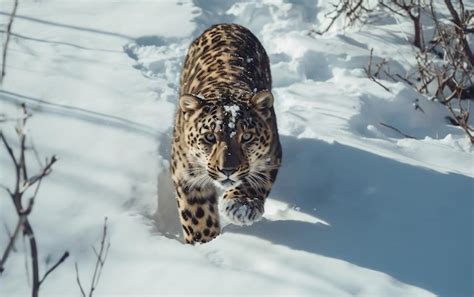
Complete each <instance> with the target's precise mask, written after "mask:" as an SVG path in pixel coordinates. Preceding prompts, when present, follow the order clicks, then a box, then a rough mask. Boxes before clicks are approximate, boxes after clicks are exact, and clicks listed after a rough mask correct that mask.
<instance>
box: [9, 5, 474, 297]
mask: <svg viewBox="0 0 474 297" xmlns="http://www.w3.org/2000/svg"><path fill="white" fill-rule="evenodd" d="M3 3H7V2H6V1H4V2H3ZM465 5H467V3H465ZM471 6H472V5H471ZM10 7H11V5H2V6H1V8H0V10H1V12H0V13H1V14H0V18H1V20H0V22H1V23H2V24H5V23H6V20H7V15H8V13H9V11H10ZM328 9H330V4H329V2H324V1H320V2H319V3H317V2H316V1H290V0H288V1H284V0H265V1H260V0H254V1H247V2H240V1H238V2H236V3H233V2H231V1H200V0H195V1H184V0H182V1H120V2H117V1H114V2H109V1H101V2H97V1H95V2H87V1H86V2H84V1H80V2H77V1H76V2H73V1H52V0H42V1H21V2H20V5H19V7H18V17H17V18H16V19H15V22H14V25H13V32H14V35H13V36H12V39H11V43H10V49H9V52H8V63H7V76H6V78H5V81H4V84H3V86H2V89H1V90H0V115H2V114H3V115H4V116H5V117H6V118H14V117H17V116H18V115H19V108H18V106H19V104H20V103H22V102H26V104H27V106H28V108H29V110H30V111H31V112H32V113H33V114H34V115H33V117H32V118H31V119H30V121H29V126H28V137H30V138H29V139H30V140H32V141H33V143H34V146H35V147H36V148H37V150H38V151H39V154H40V155H41V156H42V157H46V156H50V155H52V154H56V155H57V156H58V158H59V161H58V163H57V164H55V165H54V171H53V173H52V174H51V176H49V177H48V178H47V179H45V180H44V182H43V184H42V186H41V189H40V192H39V194H38V199H37V200H36V203H35V207H34V210H33V213H32V215H31V222H32V225H33V226H34V229H35V234H36V238H37V240H38V244H39V253H40V255H39V258H40V263H41V271H43V272H44V271H45V270H46V267H47V265H46V264H45V261H46V259H47V258H53V259H57V258H58V257H59V256H60V255H61V254H62V252H63V251H64V250H66V249H67V250H69V252H70V253H71V256H70V258H69V259H67V261H66V262H65V263H64V264H63V265H61V266H60V267H59V268H58V270H57V271H55V272H54V273H52V274H51V275H50V276H48V279H47V281H45V283H44V285H43V286H42V288H41V293H42V295H44V296H77V295H78V292H79V289H78V287H77V285H76V279H75V271H74V262H77V263H78V265H79V268H80V272H81V277H82V278H84V281H85V282H86V283H87V282H88V281H89V279H90V277H91V274H92V271H93V265H94V263H95V256H94V253H93V251H92V249H91V246H92V245H97V244H98V242H99V240H100V235H101V230H102V229H101V228H102V222H103V218H104V217H105V216H107V217H108V222H109V233H110V242H111V248H110V252H109V256H108V258H107V262H106V264H105V266H104V270H103V275H102V277H101V280H100V284H99V286H98V288H97V291H96V292H95V295H94V296H118V295H120V296H147V295H148V296H152V295H153V296H156V295H157V294H160V295H174V294H190V295H198V294H216V295H222V294H226V295H233V294H234V295H243V294H245V295H262V294H265V295H273V294H287V295H311V296H315V295H319V296H436V295H440V296H471V295H473V288H472V283H473V282H474V279H473V270H472V265H473V264H472V259H473V256H472V250H473V246H472V243H473V240H472V239H473V233H474V232H473V225H472V218H473V211H474V207H473V202H472V200H473V198H474V195H473V191H474V183H473V177H474V166H473V165H474V161H473V157H472V156H473V154H472V153H473V152H472V147H471V145H470V144H469V142H468V140H467V139H466V138H465V137H464V134H463V131H462V130H461V129H459V128H456V127H453V126H450V125H447V124H446V123H445V122H444V120H443V117H444V116H446V115H447V111H446V110H445V108H443V107H442V106H441V105H440V104H438V103H436V102H433V101H429V100H428V99H427V98H425V97H422V96H420V95H418V94H417V93H415V92H413V91H412V90H411V89H410V87H409V86H406V85H405V84H402V83H395V82H391V81H388V80H386V81H383V83H384V85H386V86H387V87H388V88H389V89H390V92H387V91H386V90H384V89H383V88H381V87H380V86H378V85H377V84H375V83H373V82H372V81H370V80H368V79H367V78H366V77H365V74H364V72H363V70H361V69H362V67H363V66H366V65H367V61H368V57H369V54H370V49H371V48H374V57H373V59H374V61H375V62H376V61H380V60H381V59H382V58H386V59H387V60H388V63H389V64H390V69H391V70H392V71H400V72H403V73H404V71H408V70H410V69H411V68H412V67H414V66H415V61H414V58H413V57H414V56H413V48H412V46H410V45H409V44H408V43H407V42H406V39H407V38H410V34H411V31H410V30H411V26H410V23H409V21H408V20H405V19H403V18H397V19H391V18H385V19H380V20H378V21H377V20H375V21H374V22H375V23H374V25H370V26H368V27H363V28H361V29H359V30H348V31H346V32H345V33H344V32H342V31H341V30H340V28H341V26H340V25H341V24H336V26H335V27H334V28H333V29H332V30H331V31H330V32H328V34H326V35H323V36H308V34H307V32H308V30H309V29H311V28H313V27H324V24H327V20H325V19H324V14H325V13H326V12H327V11H328ZM471 9H472V7H471ZM218 22H236V23H240V24H242V25H245V26H246V27H248V28H250V29H251V30H252V31H253V32H254V33H255V34H256V35H257V37H258V38H259V39H260V40H261V41H262V43H263V45H264V47H265V49H266V50H267V53H268V54H269V56H270V60H271V68H272V75H273V85H274V88H273V93H274V96H275V111H276V114H277V119H278V124H279V126H278V128H279V132H280V135H281V142H282V146H283V154H284V159H283V166H282V168H281V170H280V172H279V176H278V180H277V182H276V184H275V186H274V189H273V191H272V193H271V195H270V197H269V199H268V201H267V203H266V210H265V214H264V215H263V219H262V220H261V221H260V222H257V223H255V224H253V225H252V226H246V227H240V226H235V225H229V226H227V227H226V228H225V229H224V231H223V234H222V235H220V236H219V237H218V238H217V239H216V240H214V241H212V242H210V243H208V244H205V245H197V246H187V245H183V244H181V243H180V242H179V241H178V240H177V236H178V235H177V234H179V232H180V230H179V226H178V223H177V213H176V202H175V201H174V200H173V198H172V196H173V189H172V186H171V182H170V177H169V174H168V171H169V169H168V168H169V162H168V160H169V155H170V143H171V137H172V136H171V131H172V125H173V117H174V111H175V109H176V106H177V94H178V84H179V71H180V69H181V66H182V62H183V59H184V56H185V54H186V50H187V47H188V45H189V44H190V42H191V41H192V40H193V38H195V37H196V36H198V34H200V33H201V32H202V31H203V30H204V29H205V28H206V27H208V26H209V25H211V24H214V23H218ZM416 99H418V102H417V104H418V105H419V106H420V107H421V108H422V109H423V110H424V113H423V112H421V111H420V110H417V109H415V108H414V106H413V104H414V102H415V100H416ZM234 111H235V110H234ZM232 114H233V113H232V111H231V115H232ZM381 123H384V124H387V125H391V126H393V127H396V128H398V129H400V131H403V132H404V133H406V134H409V135H412V136H413V137H416V138H417V139H408V138H404V137H403V136H401V135H400V134H399V133H397V132H395V131H394V130H392V129H389V128H387V127H386V126H383V125H381ZM14 125H15V123H14V122H6V123H1V124H0V127H1V129H2V131H4V132H5V134H6V136H7V138H8V139H9V140H11V141H14V140H15V133H14ZM28 157H29V158H30V161H31V166H32V167H31V171H34V169H35V168H36V167H37V163H36V160H35V158H34V156H32V155H28ZM0 169H1V171H0V184H1V185H11V184H12V183H13V178H14V177H13V176H12V172H13V171H12V170H13V169H12V165H11V162H10V160H9V159H8V155H7V154H6V152H5V150H3V148H2V149H0ZM157 189H158V190H157ZM0 193H1V194H0V221H1V224H4V225H6V226H8V228H9V229H10V230H12V229H13V227H14V224H15V223H16V215H15V214H14V213H13V206H12V205H11V201H10V200H9V199H8V197H7V196H6V195H5V192H0ZM6 241H7V233H6V232H0V250H3V248H4V246H5V243H6ZM25 254H28V250H27V247H26V246H25V244H24V243H23V241H22V240H20V241H18V242H17V252H15V253H13V254H12V255H11V257H10V258H9V260H8V263H7V266H6V272H5V273H4V274H2V276H1V278H0V295H1V296H29V294H30V293H29V287H28V285H27V284H28V281H27V277H26V275H25V267H24V264H23V263H24V257H25V256H24V255H25ZM52 262H53V263H54V260H53V261H52ZM49 265H51V263H50V264H49Z"/></svg>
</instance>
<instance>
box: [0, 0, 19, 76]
mask: <svg viewBox="0 0 474 297" xmlns="http://www.w3.org/2000/svg"><path fill="white" fill-rule="evenodd" d="M17 8H18V0H15V2H14V3H13V10H12V12H11V14H10V20H9V21H8V26H7V31H6V39H5V43H4V44H3V55H2V73H1V75H0V85H1V84H2V83H3V78H4V77H5V74H6V72H5V68H6V64H7V52H8V44H9V43H10V35H11V31H12V25H13V20H14V19H15V15H16V10H17Z"/></svg>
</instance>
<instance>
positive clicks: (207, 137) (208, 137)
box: [204, 133, 216, 144]
mask: <svg viewBox="0 0 474 297" xmlns="http://www.w3.org/2000/svg"><path fill="white" fill-rule="evenodd" d="M204 140H205V141H206V142H207V143H210V144H213V143H216V135H215V134H214V133H206V134H204Z"/></svg>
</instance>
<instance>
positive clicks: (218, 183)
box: [213, 180, 240, 191]
mask: <svg viewBox="0 0 474 297" xmlns="http://www.w3.org/2000/svg"><path fill="white" fill-rule="evenodd" d="M213 182H214V185H215V186H216V188H218V189H219V190H222V191H227V190H228V189H230V188H234V187H238V186H239V185H240V181H236V182H234V183H233V184H232V185H231V184H229V185H225V186H224V185H223V184H221V182H218V181H217V180H213Z"/></svg>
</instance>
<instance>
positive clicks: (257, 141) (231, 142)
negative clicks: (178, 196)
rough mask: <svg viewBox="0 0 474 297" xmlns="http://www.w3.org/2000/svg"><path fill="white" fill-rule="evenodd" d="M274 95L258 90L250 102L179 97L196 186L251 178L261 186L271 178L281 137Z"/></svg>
mask: <svg viewBox="0 0 474 297" xmlns="http://www.w3.org/2000/svg"><path fill="white" fill-rule="evenodd" d="M272 107H273V95H272V94H271V93H270V92H269V91H267V90H264V91H260V92H258V93H257V94H255V95H254V96H253V97H252V99H251V100H250V101H249V103H242V102H238V101H233V100H228V101H227V102H226V101H218V102H213V101H205V100H201V99H200V98H198V97H196V96H192V95H183V96H181V98H180V108H181V110H182V111H183V112H184V118H185V121H184V127H183V128H184V129H183V133H184V137H185V140H186V144H187V147H188V153H189V156H190V168H188V174H189V176H188V177H189V180H190V182H191V183H193V184H194V185H196V186H204V185H206V184H208V183H209V182H211V181H212V182H214V184H216V185H217V186H219V187H221V188H224V189H225V188H228V187H230V186H236V185H239V184H240V183H241V182H243V181H247V183H249V184H250V185H254V186H256V187H258V186H262V185H264V184H266V183H269V182H270V177H269V176H268V173H267V172H266V171H267V169H268V167H269V166H272V165H270V164H274V163H273V161H274V160H272V158H271V156H269V154H270V151H271V147H272V145H273V144H274V143H275V142H278V132H277V131H276V125H274V120H275V119H274V116H273V109H272Z"/></svg>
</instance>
